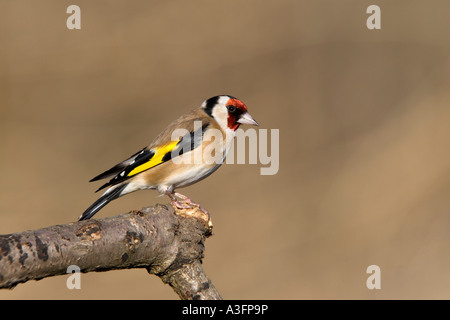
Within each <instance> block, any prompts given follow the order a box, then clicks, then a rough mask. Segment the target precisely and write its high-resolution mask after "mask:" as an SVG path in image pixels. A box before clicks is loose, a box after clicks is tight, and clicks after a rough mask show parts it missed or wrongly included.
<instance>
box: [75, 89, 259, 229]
mask: <svg viewBox="0 0 450 320" xmlns="http://www.w3.org/2000/svg"><path fill="white" fill-rule="evenodd" d="M241 124H248V125H255V126H258V125H259V124H258V122H256V121H255V120H254V119H253V117H252V116H251V115H250V113H249V112H248V110H247V106H246V105H245V104H244V103H243V102H242V101H241V100H239V99H237V98H235V97H233V96H231V95H218V96H214V97H212V98H209V99H207V100H205V101H203V103H202V104H201V105H200V107H198V108H196V109H194V110H192V111H190V112H187V113H186V114H184V115H182V116H181V117H179V118H178V119H176V120H175V121H173V122H172V123H170V124H169V125H168V126H167V127H166V128H165V129H164V130H163V131H162V132H161V133H160V134H159V135H158V136H157V137H156V138H155V139H154V140H153V141H152V142H151V143H150V144H149V145H148V146H146V147H144V148H143V149H141V150H139V151H138V152H136V153H135V154H133V155H132V156H131V157H129V158H127V159H126V160H124V161H122V162H120V163H118V164H116V165H115V166H113V167H112V168H111V169H109V170H107V171H105V172H103V173H101V174H99V175H97V176H96V177H94V178H92V179H91V180H90V182H92V181H99V180H103V179H109V181H108V182H106V183H105V184H103V185H102V186H101V187H100V188H99V189H98V190H97V191H96V192H98V191H100V190H103V189H106V188H107V189H106V191H105V192H104V193H103V195H102V196H101V197H100V198H99V199H98V200H97V201H95V202H94V203H93V204H92V205H91V206H90V207H89V208H87V209H86V210H85V211H84V212H83V214H81V216H80V217H79V218H78V220H79V221H81V220H87V219H90V218H92V217H93V216H94V215H95V214H96V213H97V212H98V211H100V210H101V209H102V208H103V207H105V206H106V205H107V204H108V203H109V202H111V201H113V200H115V199H117V198H119V197H122V196H124V195H126V194H129V193H132V192H135V191H138V190H145V189H154V190H157V191H158V192H159V193H160V194H162V195H167V196H168V197H169V198H170V200H171V205H172V206H174V207H175V208H178V209H186V208H192V207H193V206H194V207H199V208H200V209H202V210H203V211H204V212H206V213H207V214H208V218H209V213H208V211H207V210H205V209H204V208H203V207H201V205H200V204H198V203H196V202H194V201H193V200H192V199H190V198H189V197H187V196H185V195H183V194H181V193H178V192H175V189H177V188H182V187H187V186H190V185H192V184H194V183H196V182H198V181H200V180H203V179H205V178H206V177H208V176H209V175H211V174H212V173H214V172H215V171H216V170H217V169H218V168H219V167H220V166H221V165H222V164H223V162H224V160H225V158H226V156H227V154H228V152H229V150H230V148H231V146H232V143H233V140H234V137H235V136H236V130H237V129H238V128H239V126H240V125H241Z"/></svg>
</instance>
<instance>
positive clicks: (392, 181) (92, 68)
mask: <svg viewBox="0 0 450 320" xmlns="http://www.w3.org/2000/svg"><path fill="white" fill-rule="evenodd" d="M70 4H76V5H78V6H80V8H81V26H82V29H81V30H78V31H77V30H73V31H71V30H68V29H67V28H66V19H67V17H68V16H69V15H68V14H66V8H67V7H68V6H69V5H70ZM371 4H377V5H379V6H380V7H381V26H382V29H381V30H374V31H371V30H368V29H367V28H366V19H367V17H368V14H366V8H367V7H368V6H369V5H371ZM449 12H450V3H449V2H448V1H445V0H442V1H413V0H408V1H406V0H404V1H400V0H399V1H382V0H377V1H370V2H369V1H360V0H358V1H357V0H347V1H332V0H327V1H320V0H308V1H300V0H298V1H286V0H282V1H261V0H246V1H238V0H226V1H207V0H203V1H181V0H179V1H143V0H142V1H132V2H130V1H125V0H120V1H114V2H113V1H104V0H103V1H95V2H93V1H86V0H77V1H70V2H69V1H50V0H42V1H31V0H27V1H2V2H0V46H1V47H0V48H1V49H0V152H1V156H0V176H1V179H0V233H1V234H5V233H11V232H19V231H24V230H29V229H37V228H42V227H46V226H50V225H54V224H63V223H68V222H72V221H75V220H76V218H77V217H78V216H79V215H80V213H81V212H82V211H83V210H84V209H86V208H87V207H88V206H89V205H90V204H91V203H92V202H93V201H95V200H96V199H97V196H98V194H94V191H95V189H96V188H97V187H98V186H99V184H89V183H88V180H89V179H90V178H92V177H93V176H95V175H97V174H98V173H100V172H102V171H103V170H106V169H108V168H110V167H111V166H112V165H114V164H116V163H117V162H119V161H121V160H123V159H125V158H126V157H128V156H130V155H131V154H133V153H134V152H136V151H138V150H139V149H140V148H142V147H144V146H145V145H146V144H148V143H149V142H150V141H151V140H152V139H153V138H154V137H155V136H156V135H157V134H158V133H159V132H160V131H161V130H162V129H163V128H164V127H165V126H166V125H167V124H168V123H169V122H170V121H172V120H173V119H175V118H176V117H178V116H179V115H181V114H183V113H185V112H187V111H188V110H190V109H192V108H195V107H197V106H198V105H199V104H200V103H201V102H202V101H203V100H204V99H206V98H209V97H211V96H214V95H217V94H231V95H234V96H236V97H238V98H240V99H242V100H243V101H244V102H245V103H246V104H247V106H248V107H249V110H250V112H251V114H252V115H253V116H254V117H255V119H257V120H258V121H259V123H260V124H261V128H267V129H279V130H280V170H279V172H278V174H276V175H274V176H261V175H260V174H259V170H260V166H259V165H237V164H236V165H225V166H223V167H222V168H221V169H220V170H219V171H218V172H216V173H215V174H214V175H212V176H211V177H209V178H208V179H206V180H204V181H202V182H201V183H198V184H196V185H194V186H192V187H189V188H187V189H184V190H183V191H184V193H186V194H187V195H189V196H191V197H192V198H193V199H195V200H197V201H199V202H201V203H202V204H203V205H204V206H205V207H206V208H208V209H209V210H210V212H211V214H212V219H213V222H214V236H213V237H211V238H210V239H208V241H207V242H206V258H205V259H204V267H205V269H206V272H207V273H208V275H209V276H210V277H211V279H212V281H213V282H214V284H215V286H216V287H217V288H218V289H219V291H220V292H221V294H222V295H223V297H224V298H227V299H304V298H307V299H328V298H331V299H334V298H339V299H349V298H356V299H380V298H386V299H391V298H401V299H410V298H430V299H431V298H446V299H449V298H450V271H449V270H450V255H449V252H450V214H449V213H450V212H449V211H450V197H449V192H450V151H449V150H450V149H449V142H450V129H449V122H450V121H449V120H450V106H449V101H450V90H449V84H450V41H449V38H448V35H449V31H450V20H449V19H448V14H449ZM157 202H163V203H167V202H168V199H167V198H166V197H163V198H160V197H158V196H157V192H154V191H140V192H137V193H134V194H131V195H128V196H127V197H124V198H121V199H119V200H116V201H114V202H112V203H111V204H110V205H108V206H107V207H106V208H105V209H103V210H102V211H100V213H99V214H97V216H96V217H105V216H111V215H116V214H119V213H123V212H127V211H129V210H131V209H140V208H142V207H143V206H147V205H152V204H155V203H157ZM372 264H376V265H379V266H380V268H381V286H382V289H381V290H374V291H370V290H368V289H367V288H366V279H367V277H368V275H367V274H366V268H367V267H368V266H369V265H372ZM66 278H67V277H65V276H59V277H54V278H48V279H44V280H41V281H32V282H29V283H26V284H22V285H19V286H18V287H16V288H15V289H14V290H11V291H5V290H2V291H0V299H17V298H26V299H33V298H39V299H55V298H59V299H78V298H84V299H129V298H132V299H177V298H178V297H177V296H176V295H175V293H174V292H173V291H172V289H171V288H170V287H168V286H166V285H164V284H163V283H162V282H161V281H160V280H159V279H158V278H156V277H154V276H149V275H148V274H147V273H146V271H145V270H130V271H113V272H104V273H91V274H85V275H82V284H81V286H82V289H81V290H68V289H67V288H66V285H65V283H66Z"/></svg>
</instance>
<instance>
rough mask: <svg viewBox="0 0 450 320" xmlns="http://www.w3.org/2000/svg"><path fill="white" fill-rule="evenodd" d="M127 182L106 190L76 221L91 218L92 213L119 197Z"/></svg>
mask: <svg viewBox="0 0 450 320" xmlns="http://www.w3.org/2000/svg"><path fill="white" fill-rule="evenodd" d="M127 185H128V183H124V184H122V185H119V186H118V187H116V188H114V189H112V190H111V191H109V190H108V191H106V192H105V193H104V194H103V195H102V196H101V197H100V198H99V199H98V200H97V201H95V202H94V203H93V204H92V205H91V206H90V207H89V208H87V209H86V211H84V212H83V214H82V215H81V216H80V217H79V218H78V221H81V220H87V219H90V218H92V216H93V215H94V214H96V213H97V212H99V211H100V209H101V208H103V207H104V206H106V205H107V204H108V203H109V202H111V201H112V200H114V199H117V198H118V197H120V195H121V193H122V191H123V190H124V189H125V188H126V186H127Z"/></svg>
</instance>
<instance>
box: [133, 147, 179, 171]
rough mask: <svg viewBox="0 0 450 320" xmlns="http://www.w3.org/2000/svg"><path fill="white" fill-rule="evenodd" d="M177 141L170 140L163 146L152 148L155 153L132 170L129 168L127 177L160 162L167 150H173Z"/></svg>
mask: <svg viewBox="0 0 450 320" xmlns="http://www.w3.org/2000/svg"><path fill="white" fill-rule="evenodd" d="M178 142H179V141H171V142H170V143H168V144H166V145H164V146H161V147H157V148H154V149H153V150H154V152H155V154H154V155H153V157H152V158H151V159H150V160H149V161H147V162H145V163H143V164H141V165H140V166H137V167H136V168H134V169H133V170H131V171H130V172H129V173H128V175H127V177H131V176H134V175H136V174H138V173H141V172H142V171H145V170H148V169H150V168H152V167H154V166H156V165H158V164H160V163H162V162H163V157H164V156H165V155H166V154H167V153H168V152H172V151H173V150H175V149H176V146H177V144H178Z"/></svg>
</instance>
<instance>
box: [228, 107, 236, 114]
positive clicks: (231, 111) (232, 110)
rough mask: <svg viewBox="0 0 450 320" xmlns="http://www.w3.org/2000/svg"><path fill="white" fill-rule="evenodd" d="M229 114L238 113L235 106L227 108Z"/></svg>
mask: <svg viewBox="0 0 450 320" xmlns="http://www.w3.org/2000/svg"><path fill="white" fill-rule="evenodd" d="M227 109H228V112H229V113H233V112H235V111H236V107H235V106H227Z"/></svg>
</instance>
